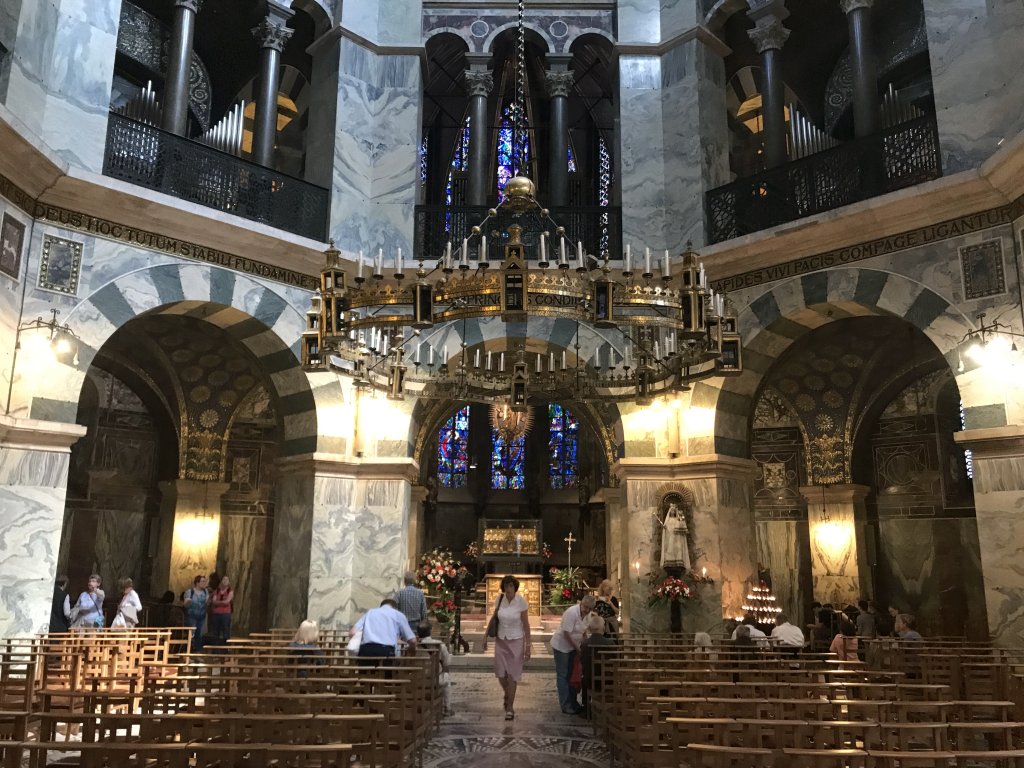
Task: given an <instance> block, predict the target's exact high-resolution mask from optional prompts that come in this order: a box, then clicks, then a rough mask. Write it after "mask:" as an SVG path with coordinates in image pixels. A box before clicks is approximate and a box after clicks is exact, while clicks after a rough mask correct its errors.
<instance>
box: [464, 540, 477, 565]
mask: <svg viewBox="0 0 1024 768" xmlns="http://www.w3.org/2000/svg"><path fill="white" fill-rule="evenodd" d="M463 554H464V555H465V556H466V559H467V560H470V561H472V560H476V559H477V558H478V557H480V542H478V541H471V542H469V544H467V545H466V551H465V552H463Z"/></svg>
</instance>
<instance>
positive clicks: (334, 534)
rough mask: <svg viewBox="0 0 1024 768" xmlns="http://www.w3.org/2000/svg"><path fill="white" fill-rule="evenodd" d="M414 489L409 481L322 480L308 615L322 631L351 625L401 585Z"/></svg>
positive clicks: (315, 519) (316, 507) (317, 493)
mask: <svg viewBox="0 0 1024 768" xmlns="http://www.w3.org/2000/svg"><path fill="white" fill-rule="evenodd" d="M411 488H412V486H411V484H410V483H409V482H408V481H407V480H383V479H372V480H370V479H367V480H356V479H354V478H351V477H336V476H318V477H317V478H316V484H315V496H314V505H313V529H312V545H311V554H310V556H309V560H310V572H309V608H308V615H309V617H310V618H312V619H314V620H315V621H318V622H319V623H320V624H321V626H329V627H341V626H349V625H351V624H352V623H353V622H355V620H356V619H358V618H359V616H360V615H361V614H362V613H363V612H364V611H366V610H367V609H369V608H372V607H375V606H377V605H378V604H379V603H380V601H381V599H382V598H384V597H387V596H389V595H391V594H392V593H393V592H394V591H395V590H396V589H398V588H399V587H400V586H401V580H402V574H403V572H404V570H405V566H406V560H407V557H408V537H407V535H406V529H407V526H408V518H409V504H410V495H411Z"/></svg>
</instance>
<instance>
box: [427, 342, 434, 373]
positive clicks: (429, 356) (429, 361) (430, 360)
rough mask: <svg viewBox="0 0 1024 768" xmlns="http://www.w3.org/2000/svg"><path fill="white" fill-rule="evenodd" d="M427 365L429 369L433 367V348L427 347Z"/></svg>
mask: <svg viewBox="0 0 1024 768" xmlns="http://www.w3.org/2000/svg"><path fill="white" fill-rule="evenodd" d="M427 365H429V366H430V367H431V368H433V367H434V348H433V347H429V346H428V347H427Z"/></svg>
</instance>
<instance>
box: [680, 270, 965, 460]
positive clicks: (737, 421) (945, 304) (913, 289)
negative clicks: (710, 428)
mask: <svg viewBox="0 0 1024 768" xmlns="http://www.w3.org/2000/svg"><path fill="white" fill-rule="evenodd" d="M872 316H883V317H899V318H903V319H904V320H906V321H907V322H909V323H911V324H912V325H914V326H915V327H916V328H917V329H918V330H920V331H922V332H923V333H924V334H925V335H926V336H927V337H928V338H929V339H931V341H932V343H934V344H935V346H936V347H937V348H938V350H939V352H940V353H941V354H942V355H943V356H945V357H946V359H947V361H949V362H950V367H951V368H952V369H954V370H955V369H956V348H957V344H958V343H959V341H960V339H962V338H963V336H964V334H966V333H967V331H969V330H971V328H972V324H971V321H970V320H969V319H968V318H967V316H966V315H964V314H963V313H962V312H961V311H960V310H958V309H957V308H956V307H954V306H953V305H952V304H951V303H950V302H949V301H948V300H947V299H945V298H943V297H942V296H940V295H939V294H937V293H936V292H935V291H933V290H931V289H930V288H928V287H926V286H925V285H923V284H922V283H919V282H917V281H915V280H911V279H910V278H908V277H905V276H903V275H898V274H894V273H891V272H883V271H881V270H873V269H857V268H848V269H833V270H828V271H824V272H815V273H813V274H809V275H804V276H802V277H797V278H793V279H790V280H786V281H783V282H779V283H774V284H772V286H771V287H770V289H769V290H767V291H766V292H764V293H762V294H761V295H760V296H758V297H757V298H755V299H753V300H752V301H751V302H750V304H749V305H748V306H747V307H746V308H744V309H743V311H742V312H741V313H740V315H739V325H740V331H741V332H742V333H743V355H744V358H743V361H744V365H743V367H744V371H743V374H742V375H741V376H738V377H736V378H731V379H711V380H709V381H706V382H700V383H698V384H696V385H694V388H693V396H692V398H691V401H690V405H691V406H699V407H704V408H710V409H713V410H714V412H715V427H714V439H715V451H716V453H722V454H727V455H730V456H736V457H739V458H748V457H749V453H750V451H749V440H750V435H749V431H750V417H751V414H752V413H753V408H754V402H753V399H754V397H755V396H756V395H757V392H758V389H759V388H760V385H761V381H762V380H763V379H764V377H765V375H766V374H767V373H768V371H769V369H770V368H771V366H772V365H773V364H774V363H775V361H776V360H778V359H779V357H780V356H781V355H782V354H783V353H784V352H785V351H786V350H787V349H789V347H790V346H791V345H792V344H793V343H794V342H795V341H797V340H798V339H799V338H801V337H802V336H803V335H805V334H807V333H809V332H811V331H813V330H814V329H815V328H819V327H821V326H823V325H826V324H827V323H830V322H833V321H835V320H841V319H844V318H848V317H872Z"/></svg>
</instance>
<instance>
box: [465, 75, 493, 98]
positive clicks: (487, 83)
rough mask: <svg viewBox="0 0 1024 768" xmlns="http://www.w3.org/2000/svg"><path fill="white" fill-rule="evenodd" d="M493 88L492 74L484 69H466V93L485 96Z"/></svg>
mask: <svg viewBox="0 0 1024 768" xmlns="http://www.w3.org/2000/svg"><path fill="white" fill-rule="evenodd" d="M492 88H494V76H493V75H492V74H491V73H490V72H487V71H486V70H479V69H467V70H466V95H467V96H487V95H488V94H489V93H490V92H491V89H492Z"/></svg>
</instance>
